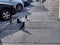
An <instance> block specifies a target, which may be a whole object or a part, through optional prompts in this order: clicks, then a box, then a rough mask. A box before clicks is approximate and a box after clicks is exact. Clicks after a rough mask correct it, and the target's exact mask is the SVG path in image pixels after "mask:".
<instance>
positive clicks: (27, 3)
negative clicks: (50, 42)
mask: <svg viewBox="0 0 60 45" xmlns="http://www.w3.org/2000/svg"><path fill="white" fill-rule="evenodd" d="M22 1H23V2H24V7H27V6H29V5H30V1H28V0H22Z"/></svg>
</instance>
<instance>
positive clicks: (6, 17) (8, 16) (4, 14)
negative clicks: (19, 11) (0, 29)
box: [2, 11, 10, 19]
mask: <svg viewBox="0 0 60 45" xmlns="http://www.w3.org/2000/svg"><path fill="white" fill-rule="evenodd" d="M2 15H3V19H9V18H10V12H8V11H5V12H3V13H2Z"/></svg>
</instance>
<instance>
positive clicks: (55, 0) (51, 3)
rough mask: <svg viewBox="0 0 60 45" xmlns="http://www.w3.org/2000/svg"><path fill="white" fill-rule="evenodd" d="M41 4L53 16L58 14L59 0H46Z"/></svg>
mask: <svg viewBox="0 0 60 45" xmlns="http://www.w3.org/2000/svg"><path fill="white" fill-rule="evenodd" d="M43 5H44V6H45V7H46V8H47V9H48V10H50V12H52V13H53V14H54V15H55V16H57V17H58V16H59V0H46V1H45V2H44V3H43Z"/></svg>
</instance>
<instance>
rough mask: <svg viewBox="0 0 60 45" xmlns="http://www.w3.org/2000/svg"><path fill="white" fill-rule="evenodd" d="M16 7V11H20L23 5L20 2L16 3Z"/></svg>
mask: <svg viewBox="0 0 60 45" xmlns="http://www.w3.org/2000/svg"><path fill="white" fill-rule="evenodd" d="M16 9H17V11H18V12H21V11H22V10H23V6H22V5H21V4H18V5H17V7H16Z"/></svg>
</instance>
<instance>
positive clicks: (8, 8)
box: [0, 2, 16, 20]
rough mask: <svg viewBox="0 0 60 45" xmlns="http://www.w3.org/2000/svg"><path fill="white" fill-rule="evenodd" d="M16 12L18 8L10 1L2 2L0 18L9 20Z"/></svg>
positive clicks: (0, 3)
mask: <svg viewBox="0 0 60 45" xmlns="http://www.w3.org/2000/svg"><path fill="white" fill-rule="evenodd" d="M15 13H16V9H15V7H14V6H13V5H11V4H9V3H4V2H0V19H2V20H9V19H10V18H11V16H12V15H13V14H15Z"/></svg>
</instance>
